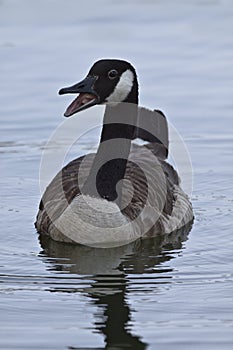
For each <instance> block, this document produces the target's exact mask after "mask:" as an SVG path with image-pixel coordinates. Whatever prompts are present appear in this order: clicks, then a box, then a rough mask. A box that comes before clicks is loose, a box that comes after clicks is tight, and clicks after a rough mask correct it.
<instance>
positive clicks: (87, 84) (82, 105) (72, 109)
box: [58, 76, 99, 117]
mask: <svg viewBox="0 0 233 350" xmlns="http://www.w3.org/2000/svg"><path fill="white" fill-rule="evenodd" d="M96 80H97V77H93V76H88V77H86V78H85V79H84V80H82V81H81V82H80V83H78V84H75V85H73V86H70V87H65V88H63V89H61V90H59V92H58V93H59V95H64V94H79V95H78V97H76V98H75V100H74V101H73V102H72V103H71V104H70V105H69V106H68V108H67V109H66V111H65V113H64V116H65V117H70V116H71V115H73V114H75V113H77V112H80V111H83V110H84V109H86V108H89V107H92V106H94V105H96V104H97V103H98V102H99V95H98V94H97V93H96V91H95V90H94V89H93V85H94V83H95V81H96Z"/></svg>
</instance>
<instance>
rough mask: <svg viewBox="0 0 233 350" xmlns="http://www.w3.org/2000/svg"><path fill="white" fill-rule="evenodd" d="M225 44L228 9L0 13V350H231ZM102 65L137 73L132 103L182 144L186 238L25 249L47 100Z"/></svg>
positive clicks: (52, 111) (122, 6) (84, 7)
mask: <svg viewBox="0 0 233 350" xmlns="http://www.w3.org/2000/svg"><path fill="white" fill-rule="evenodd" d="M232 34H233V2H232V1H231V0H212V1H211V0H209V1H207V0H206V1H204V0H193V1H182V0H175V1H169V0H166V1H162V0H161V1H159V0H158V1H133V0H131V1H130V0H128V1H121V2H120V1H114V0H111V1H107V0H97V1H88V2H85V1H82V2H81V1H74V0H72V1H71V0H70V1H65V0H59V1H55V0H50V1H45V0H40V1H31V0H30V1H29V0H21V1H17V0H1V1H0V53H1V54H0V62H1V65H0V66H1V67H0V70H1V73H0V76H1V78H0V91H1V93H0V120H1V128H0V153H1V172H0V183H1V192H0V193H1V202H0V209H1V217H0V229H1V230H0V243H1V251H0V307H1V313H0V315H1V316H0V348H1V349H4V350H7V349H24V350H25V349H47V350H50V349H86V348H88V349H159V350H161V349H162V350H164V349H166V350H167V349H169V350H170V349H176V350H178V349H185V350H186V349H205V350H207V349H208V350H214V349H216V350H219V349H222V350H226V349H227V350H228V349H229V350H230V349H232V347H233V274H232V267H233V264H232V241H233V240H232V234H233V229H232V223H233V217H232V213H233V208H232V207H233V177H232V172H233V165H232V164H233V162H232V152H233V139H232V128H233V118H232V115H233V35H232ZM102 57H114V58H125V59H127V60H129V61H131V62H132V63H133V64H134V65H135V66H136V68H137V71H138V75H139V81H140V101H141V104H142V105H145V106H147V107H150V108H160V109H162V110H163V111H164V112H165V113H166V115H167V117H168V118H169V120H170V122H171V123H172V125H173V126H175V128H176V129H177V130H178V132H179V133H180V135H181V136H182V138H183V139H184V141H185V144H186V146H187V148H188V151H189V154H190V158H191V161H192V166H193V192H192V202H193V207H194V212H195V222H194V225H193V228H192V230H191V232H190V234H189V236H188V237H186V233H185V232H180V233H179V235H178V234H177V235H176V236H175V237H170V238H169V239H168V240H167V241H165V242H163V241H159V240H158V239H157V240H156V239H155V240H148V241H145V242H144V243H140V242H135V243H133V244H131V245H129V246H125V247H118V248H116V249H110V250H93V249H91V248H87V247H86V248H85V247H79V246H77V247H75V248H74V247H73V248H71V247H69V246H64V245H60V244H55V243H53V242H45V241H42V242H39V240H38V236H37V234H36V232H35V229H34V226H33V222H34V219H35V215H36V212H37V206H38V202H39V199H40V195H41V194H40V188H39V167H40V160H41V156H42V152H43V149H44V146H45V144H46V142H47V140H48V139H49V138H50V136H51V134H52V133H53V131H54V130H55V129H56V127H57V126H58V125H59V124H60V123H61V122H62V121H63V118H62V114H63V112H64V110H65V108H66V106H67V104H68V103H69V102H70V97H58V96H57V90H58V89H59V88H61V87H63V86H65V85H69V84H70V83H74V82H76V81H78V80H79V79H80V78H82V77H83V76H84V75H85V74H86V72H87V70H88V69H89V67H90V66H91V64H92V63H93V62H94V61H95V60H96V59H98V58H102ZM97 109H98V108H97ZM76 118H79V116H78V115H77V117H76ZM91 137H92V138H94V139H93V140H94V141H93V140H92V142H96V143H97V141H98V137H96V138H95V133H94V135H92V136H91ZM89 142H90V139H88V137H87V138H85V137H84V139H83V142H82V147H81V149H80V148H76V150H73V151H72V152H71V154H70V155H69V157H70V158H71V159H72V158H74V157H75V153H76V154H77V155H78V153H80V154H81V153H82V152H83V150H84V149H85V148H88V145H89ZM171 144H172V141H171ZM58 147H59V145H58ZM184 175H185V169H184ZM186 238H188V239H187V240H186ZM182 241H183V242H182Z"/></svg>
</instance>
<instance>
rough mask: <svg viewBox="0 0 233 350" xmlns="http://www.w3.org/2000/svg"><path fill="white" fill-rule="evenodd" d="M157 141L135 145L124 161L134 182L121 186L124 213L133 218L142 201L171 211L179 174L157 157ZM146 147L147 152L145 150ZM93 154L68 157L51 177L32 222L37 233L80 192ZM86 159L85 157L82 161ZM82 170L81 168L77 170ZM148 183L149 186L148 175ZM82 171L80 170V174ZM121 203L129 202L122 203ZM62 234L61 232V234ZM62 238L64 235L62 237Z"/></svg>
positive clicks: (127, 175) (142, 204) (127, 172)
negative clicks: (145, 144) (70, 158)
mask: <svg viewBox="0 0 233 350" xmlns="http://www.w3.org/2000/svg"><path fill="white" fill-rule="evenodd" d="M159 147H160V145H158V144H156V143H155V144H154V147H152V144H150V147H145V146H134V147H133V148H132V152H131V153H130V157H129V160H128V163H127V169H126V173H125V180H128V181H129V182H131V184H133V186H130V187H128V186H127V189H126V190H124V186H123V191H122V193H123V195H122V202H123V207H124V209H123V210H122V212H123V214H125V215H126V216H128V217H130V218H132V219H133V218H136V217H137V216H138V214H139V213H140V211H141V210H142V209H143V207H144V205H145V203H146V202H147V203H149V205H151V206H152V207H156V208H159V209H160V210H161V212H163V213H165V214H171V212H172V208H173V201H174V198H173V185H174V184H177V183H178V176H177V173H176V171H175V170H174V169H173V167H172V166H171V165H169V164H168V163H167V162H165V161H164V160H163V159H160V157H158V155H159V152H158V149H159ZM148 150H149V152H148ZM94 157H95V154H89V155H88V156H83V157H80V158H77V159H75V160H73V161H71V162H70V163H69V164H67V165H66V166H65V167H64V168H63V169H62V170H61V171H60V172H59V173H58V174H57V175H56V176H55V177H54V179H53V180H52V182H51V183H50V184H49V186H48V187H47V188H46V191H45V193H44V195H43V197H42V199H41V202H40V206H39V212H38V215H37V220H36V223H35V226H36V228H37V230H38V232H40V233H45V234H49V232H50V230H51V227H52V226H53V222H54V220H56V219H57V218H58V217H59V216H60V215H61V214H62V213H63V212H64V210H65V209H66V208H67V206H68V205H69V203H71V202H72V200H73V199H74V197H75V196H77V195H78V194H79V193H80V186H81V185H82V184H83V183H84V181H85V179H86V178H87V176H88V174H89V172H90V169H91V165H92V162H93V159H94ZM84 160H85V161H84ZM80 170H81V171H80ZM144 170H145V172H146V173H147V177H148V179H149V183H150V186H149V188H148V179H147V178H146V177H145V174H144ZM80 173H81V174H80ZM124 203H130V204H129V205H124ZM61 235H62V234H61ZM61 240H64V237H63V238H62V239H61Z"/></svg>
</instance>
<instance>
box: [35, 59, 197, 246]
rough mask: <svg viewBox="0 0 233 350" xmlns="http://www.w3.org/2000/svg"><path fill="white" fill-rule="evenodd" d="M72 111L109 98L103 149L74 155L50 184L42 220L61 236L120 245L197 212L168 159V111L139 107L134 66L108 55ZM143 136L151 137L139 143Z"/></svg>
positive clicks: (42, 226) (41, 228) (42, 228)
mask: <svg viewBox="0 0 233 350" xmlns="http://www.w3.org/2000/svg"><path fill="white" fill-rule="evenodd" d="M59 93H60V94H65V93H75V94H77V93H79V95H78V97H77V98H76V99H75V100H74V101H73V102H72V103H71V105H70V106H69V107H68V108H67V110H66V112H65V116H66V117H69V116H71V115H73V114H75V113H78V112H79V111H81V110H83V109H86V108H89V107H91V106H94V105H95V104H106V109H105V114H104V122H103V129H102V134H101V139H100V144H99V147H98V150H97V152H96V153H95V154H88V155H86V156H82V157H80V158H77V159H75V160H73V161H71V162H70V163H69V164H67V165H66V166H65V167H64V168H63V169H62V170H61V171H60V172H59V173H58V174H57V175H56V176H55V178H54V179H53V180H52V182H51V183H50V184H49V186H48V187H47V189H46V191H45V193H44V195H43V197H42V199H41V202H40V207H39V212H38V215H37V220H36V223H35V226H36V228H37V231H38V232H39V233H41V234H46V235H49V236H50V237H51V238H53V239H54V240H57V241H65V242H71V243H80V244H84V245H91V246H101V247H108V246H109V247H110V246H111V247H112V246H114V245H120V244H127V243H129V242H131V241H133V240H135V239H137V238H139V237H142V236H145V235H146V236H148V235H155V234H159V233H160V234H161V233H169V232H172V231H174V230H176V229H178V228H180V227H182V226H184V225H185V224H187V223H188V222H190V221H191V220H192V219H193V212H192V206H191V203H190V201H189V199H188V196H187V195H186V194H185V193H184V192H183V190H182V189H181V187H180V182H179V178H178V175H177V172H176V171H175V170H174V168H173V167H172V166H171V165H170V164H169V163H168V162H167V161H166V158H167V155H168V128H167V121H166V117H165V116H164V115H163V113H162V112H160V111H157V110H155V111H150V110H147V109H145V108H139V107H138V82H137V76H136V72H135V69H134V68H133V66H132V65H131V64H130V63H128V62H126V61H122V60H100V61H98V62H96V63H95V64H94V65H93V67H92V68H91V69H90V71H89V73H88V75H87V77H86V78H85V79H84V80H83V81H82V82H80V83H78V84H75V85H73V86H71V87H68V88H64V89H61V90H60V91H59ZM136 138H139V139H142V140H144V141H146V142H147V143H146V144H145V145H141V146H140V145H137V144H135V143H134V142H133V140H134V139H136Z"/></svg>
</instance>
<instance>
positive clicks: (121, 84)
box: [59, 59, 138, 117]
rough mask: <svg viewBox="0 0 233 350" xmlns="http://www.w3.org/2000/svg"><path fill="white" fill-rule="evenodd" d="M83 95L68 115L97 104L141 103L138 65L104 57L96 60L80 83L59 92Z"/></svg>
mask: <svg viewBox="0 0 233 350" xmlns="http://www.w3.org/2000/svg"><path fill="white" fill-rule="evenodd" d="M77 93H78V94H79V96H78V97H76V99H75V100H74V101H73V102H72V103H71V104H70V105H69V107H68V108H67V110H66V112H65V114H64V115H65V116H66V117H70V116H71V115H73V114H75V113H77V112H79V111H82V110H84V109H86V108H89V107H91V106H94V105H96V104H103V103H120V102H130V103H136V104H137V103H138V82H137V75H136V72H135V69H134V67H133V66H132V65H131V64H130V63H129V62H126V61H123V60H115V59H103V60H100V61H97V62H95V63H94V65H93V66H92V67H91V69H90V71H89V73H88V74H87V76H86V78H85V79H84V80H82V81H81V82H80V83H78V84H75V85H73V86H71V87H67V88H63V89H61V90H60V91H59V94H60V95H63V94H77Z"/></svg>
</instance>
